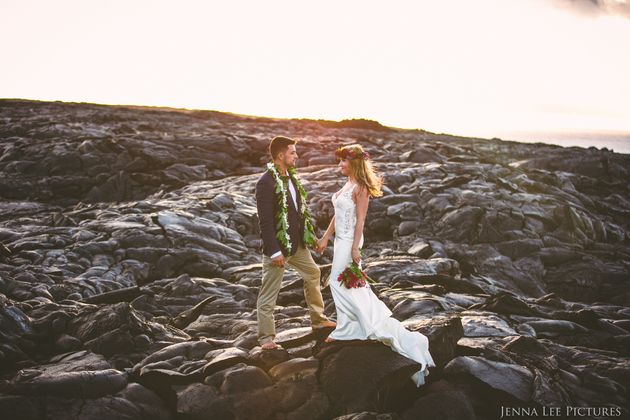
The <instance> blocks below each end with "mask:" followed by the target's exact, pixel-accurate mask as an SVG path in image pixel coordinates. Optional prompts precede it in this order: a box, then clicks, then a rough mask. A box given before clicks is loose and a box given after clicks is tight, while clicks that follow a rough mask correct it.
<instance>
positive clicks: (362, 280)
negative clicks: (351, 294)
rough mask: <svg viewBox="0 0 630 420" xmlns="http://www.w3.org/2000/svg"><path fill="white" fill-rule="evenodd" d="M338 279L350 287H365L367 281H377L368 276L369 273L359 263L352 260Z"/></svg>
mask: <svg viewBox="0 0 630 420" xmlns="http://www.w3.org/2000/svg"><path fill="white" fill-rule="evenodd" d="M337 280H339V282H341V284H343V285H344V286H346V287H347V288H348V289H352V288H357V289H358V288H359V287H365V286H366V285H367V283H376V282H375V281H374V280H372V279H371V278H369V277H368V275H367V274H365V273H364V272H363V270H361V268H360V267H359V265H358V264H357V263H355V262H354V261H352V262H351V263H350V265H349V266H348V267H346V269H345V270H343V272H342V273H341V274H339V277H337Z"/></svg>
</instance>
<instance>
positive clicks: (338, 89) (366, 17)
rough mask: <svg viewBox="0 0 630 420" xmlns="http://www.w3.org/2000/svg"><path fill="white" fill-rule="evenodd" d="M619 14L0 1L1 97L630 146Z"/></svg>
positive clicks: (533, 1) (629, 45)
mask: <svg viewBox="0 0 630 420" xmlns="http://www.w3.org/2000/svg"><path fill="white" fill-rule="evenodd" d="M629 9H630V6H629V5H628V2H625V1H621V0H608V1H592V0H574V1H571V0H509V1H506V0H477V1H472V0H461V1H449V0H444V1H435V0H431V1H428V0H427V1H424V0H416V1H411V0H410V1H390V2H383V1H370V0H362V1H341V0H337V1H326V0H320V1H317V2H306V1H297V0H292V1H274V0H267V1H238V0H233V1H224V2H219V1H178V2H175V1H170V2H167V1H159V0H150V1H145V0H126V1H118V0H108V1H103V2H96V1H86V0H80V1H69V0H56V1H31V0H0V43H1V46H2V65H1V66H0V97H3V98H28V99H42V100H63V101H79V102H95V103H106V104H137V105H159V106H173V107H182V108H199V109H213V110H219V111H228V112H235V113H239V114H251V115H263V116H273V117H305V118H326V119H343V118H370V119H375V120H378V121H380V122H381V123H383V124H385V125H390V126H397V127H405V128H423V129H426V130H430V131H434V132H448V133H453V134H462V135H476V136H485V137H493V136H501V135H504V134H505V133H507V132H511V131H519V130H520V131H523V130H525V131H527V130H533V131H563V130H564V131H566V130H574V131H580V130H605V131H615V132H626V133H630V13H629Z"/></svg>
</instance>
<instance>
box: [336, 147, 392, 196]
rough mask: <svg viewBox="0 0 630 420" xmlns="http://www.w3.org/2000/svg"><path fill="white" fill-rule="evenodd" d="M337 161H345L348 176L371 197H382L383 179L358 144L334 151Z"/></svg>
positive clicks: (366, 153)
mask: <svg viewBox="0 0 630 420" xmlns="http://www.w3.org/2000/svg"><path fill="white" fill-rule="evenodd" d="M335 156H336V157H337V159H347V160H348V163H349V165H348V169H349V171H350V175H352V177H353V178H354V179H355V180H356V181H357V183H358V184H359V185H360V186H364V187H365V188H367V190H368V193H369V194H370V196H371V197H381V196H382V195H383V188H382V187H383V177H381V176H380V175H379V174H378V172H376V170H375V169H374V167H373V166H372V161H371V160H370V155H369V154H368V152H366V151H365V150H363V147H361V145H360V144H350V145H348V146H343V147H340V148H339V149H337V150H336V151H335Z"/></svg>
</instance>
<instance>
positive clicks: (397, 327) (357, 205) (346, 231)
mask: <svg viewBox="0 0 630 420" xmlns="http://www.w3.org/2000/svg"><path fill="white" fill-rule="evenodd" d="M335 156H336V157H337V159H338V160H339V169H340V171H341V174H342V175H344V176H347V177H348V181H347V182H346V184H345V185H344V186H343V187H342V188H341V190H339V191H337V192H336V193H335V194H334V195H333V197H332V202H333V205H334V207H335V215H334V216H333V218H332V220H331V221H330V224H329V225H328V229H326V233H324V236H323V237H322V238H321V239H320V240H319V241H317V249H316V250H317V252H319V253H321V252H322V251H323V250H324V249H325V248H326V246H327V244H328V241H329V240H330V238H331V236H332V235H333V234H334V235H335V242H334V255H333V262H332V268H331V272H330V277H329V281H328V284H329V285H330V290H331V292H332V296H333V300H334V301H335V307H336V310H337V327H336V328H335V330H334V331H333V332H332V333H331V334H330V335H329V336H328V338H327V339H326V341H327V342H331V341H336V340H378V341H381V342H383V343H384V344H387V345H388V346H390V347H391V348H392V349H393V350H394V351H396V352H398V353H399V354H401V355H403V356H405V357H408V358H409V359H412V360H414V361H416V362H418V363H419V364H420V365H421V369H420V370H419V371H418V372H416V373H414V374H413V376H412V377H411V379H412V380H413V381H414V382H415V383H416V385H417V386H420V385H422V384H424V377H425V376H426V375H428V374H429V373H428V371H427V368H428V367H433V366H435V364H434V362H433V359H432V357H431V354H430V353H429V340H428V339H427V337H426V336H424V335H422V334H420V333H419V332H411V331H409V330H407V329H405V327H403V325H402V324H401V323H400V322H399V321H398V320H396V319H394V318H391V315H392V312H391V311H390V310H389V309H388V308H387V306H386V305H385V304H384V303H383V302H382V301H380V300H379V299H378V297H376V295H375V294H374V292H373V291H372V289H371V288H370V285H369V283H366V284H365V286H364V287H358V288H346V287H345V286H344V284H343V283H342V282H341V281H339V280H338V277H339V275H340V274H341V273H342V272H343V271H344V270H345V269H346V267H348V265H350V263H351V262H352V261H354V262H355V263H357V264H360V263H361V252H360V249H361V246H362V245H363V226H364V223H365V216H366V214H367V209H368V201H369V199H370V197H380V196H382V195H383V193H382V191H381V187H382V179H381V178H380V177H378V176H377V175H376V174H375V172H374V169H373V168H372V165H371V162H370V160H369V155H368V153H367V152H365V151H364V150H363V148H362V147H361V146H360V145H358V144H353V145H350V146H344V147H341V148H339V149H337V151H336V152H335Z"/></svg>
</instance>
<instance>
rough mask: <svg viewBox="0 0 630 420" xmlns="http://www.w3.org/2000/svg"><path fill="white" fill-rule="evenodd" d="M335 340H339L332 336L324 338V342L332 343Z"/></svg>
mask: <svg viewBox="0 0 630 420" xmlns="http://www.w3.org/2000/svg"><path fill="white" fill-rule="evenodd" d="M333 341H337V340H335V339H334V338H330V337H326V339H325V340H324V342H326V343H332V342H333Z"/></svg>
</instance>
